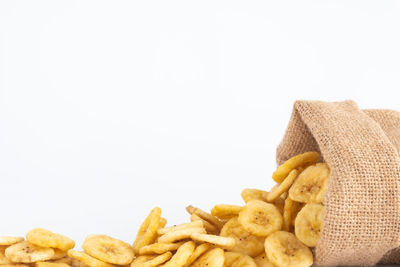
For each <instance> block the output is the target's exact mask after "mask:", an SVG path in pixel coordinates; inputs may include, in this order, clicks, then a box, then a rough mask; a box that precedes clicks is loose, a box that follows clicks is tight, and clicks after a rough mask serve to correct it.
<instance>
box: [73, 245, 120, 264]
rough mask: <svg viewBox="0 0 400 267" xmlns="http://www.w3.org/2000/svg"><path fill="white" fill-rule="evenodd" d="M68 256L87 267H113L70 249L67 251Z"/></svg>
mask: <svg viewBox="0 0 400 267" xmlns="http://www.w3.org/2000/svg"><path fill="white" fill-rule="evenodd" d="M68 256H69V257H71V258H74V259H77V260H79V261H81V262H83V263H84V264H86V265H88V266H89V267H113V265H112V264H109V263H106V262H104V261H101V260H98V259H96V258H94V257H92V256H90V255H88V254H86V253H85V252H82V251H77V250H73V249H70V250H68Z"/></svg>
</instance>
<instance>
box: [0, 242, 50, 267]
mask: <svg viewBox="0 0 400 267" xmlns="http://www.w3.org/2000/svg"><path fill="white" fill-rule="evenodd" d="M5 255H6V257H7V258H8V259H10V260H11V261H12V262H23V263H31V262H37V261H45V260H50V259H51V258H52V257H53V256H54V250H53V249H52V248H44V247H39V246H36V245H34V244H31V243H29V242H27V241H22V242H20V243H17V244H14V245H12V246H10V247H8V248H6V250H5Z"/></svg>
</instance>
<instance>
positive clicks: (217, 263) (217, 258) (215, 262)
mask: <svg viewBox="0 0 400 267" xmlns="http://www.w3.org/2000/svg"><path fill="white" fill-rule="evenodd" d="M224 261H225V256H224V251H223V250H222V249H221V248H214V249H212V250H210V251H208V252H206V253H204V254H203V255H202V256H200V258H198V259H197V260H196V261H195V262H194V263H193V264H192V265H191V267H224Z"/></svg>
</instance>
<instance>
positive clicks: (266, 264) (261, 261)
mask: <svg viewBox="0 0 400 267" xmlns="http://www.w3.org/2000/svg"><path fill="white" fill-rule="evenodd" d="M254 261H255V263H256V264H257V266H258V267H275V265H273V264H272V262H270V261H269V260H268V258H267V255H266V254H265V253H263V254H261V255H259V256H257V257H255V258H254Z"/></svg>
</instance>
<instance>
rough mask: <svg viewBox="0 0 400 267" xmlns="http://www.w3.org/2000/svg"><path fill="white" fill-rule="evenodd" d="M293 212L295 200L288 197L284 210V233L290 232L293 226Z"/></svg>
mask: <svg viewBox="0 0 400 267" xmlns="http://www.w3.org/2000/svg"><path fill="white" fill-rule="evenodd" d="M292 212H293V200H292V199H291V198H290V197H288V198H286V200H285V206H284V208H283V226H282V229H283V230H284V231H288V232H289V230H290V226H291V224H292Z"/></svg>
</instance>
